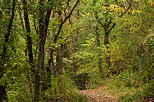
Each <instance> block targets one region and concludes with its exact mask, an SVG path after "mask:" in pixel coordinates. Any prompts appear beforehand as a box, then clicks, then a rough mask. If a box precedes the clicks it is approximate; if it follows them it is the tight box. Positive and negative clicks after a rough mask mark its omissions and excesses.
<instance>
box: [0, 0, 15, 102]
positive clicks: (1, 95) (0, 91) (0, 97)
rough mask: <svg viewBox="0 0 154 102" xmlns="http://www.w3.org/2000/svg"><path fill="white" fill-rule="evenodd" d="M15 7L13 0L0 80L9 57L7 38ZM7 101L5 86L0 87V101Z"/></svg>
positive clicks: (0, 68)
mask: <svg viewBox="0 0 154 102" xmlns="http://www.w3.org/2000/svg"><path fill="white" fill-rule="evenodd" d="M15 5H16V0H13V2H12V9H11V10H12V12H11V18H10V20H9V24H8V26H7V33H6V34H5V41H4V45H3V52H2V62H1V66H0V79H1V78H2V77H3V75H4V73H5V70H6V69H5V67H4V64H5V63H6V62H7V61H8V60H9V56H8V54H7V43H8V42H9V37H10V34H11V30H12V24H13V20H14V14H15ZM4 100H5V101H8V100H7V94H6V86H5V85H0V101H4Z"/></svg>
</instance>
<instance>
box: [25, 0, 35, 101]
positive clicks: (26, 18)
mask: <svg viewBox="0 0 154 102" xmlns="http://www.w3.org/2000/svg"><path fill="white" fill-rule="evenodd" d="M23 7H24V20H25V26H26V33H27V48H26V49H27V50H28V51H26V52H28V58H29V65H30V66H31V71H32V75H30V76H31V77H33V75H34V73H35V71H34V70H35V67H34V60H33V50H32V37H31V36H30V33H31V30H30V23H29V16H28V10H27V2H26V0H23ZM26 55H27V54H26ZM31 77H29V76H27V78H28V80H29V87H30V93H31V95H32V88H33V87H32V86H33V85H32V82H31ZM32 100H33V96H32Z"/></svg>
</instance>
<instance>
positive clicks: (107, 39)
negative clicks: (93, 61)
mask: <svg viewBox="0 0 154 102" xmlns="http://www.w3.org/2000/svg"><path fill="white" fill-rule="evenodd" d="M104 45H105V47H106V50H107V53H106V58H105V60H106V63H107V68H108V69H109V68H110V67H111V61H110V49H109V33H108V32H106V31H105V34H104Z"/></svg>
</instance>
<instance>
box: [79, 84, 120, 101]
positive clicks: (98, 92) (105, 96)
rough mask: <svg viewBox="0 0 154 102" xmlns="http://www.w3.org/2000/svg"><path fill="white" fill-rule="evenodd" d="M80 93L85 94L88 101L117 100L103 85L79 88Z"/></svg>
mask: <svg viewBox="0 0 154 102" xmlns="http://www.w3.org/2000/svg"><path fill="white" fill-rule="evenodd" d="M79 92H80V94H82V95H84V96H86V97H87V98H88V100H89V102H117V101H116V99H115V98H114V97H113V96H112V95H111V94H110V93H109V92H108V91H107V90H105V87H104V86H100V87H98V88H96V89H89V90H80V91H79Z"/></svg>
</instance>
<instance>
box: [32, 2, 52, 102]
mask: <svg viewBox="0 0 154 102" xmlns="http://www.w3.org/2000/svg"><path fill="white" fill-rule="evenodd" d="M49 1H50V0H49ZM39 5H40V8H39V36H40V37H39V38H40V42H39V52H38V64H37V69H36V74H35V89H34V90H35V91H34V102H39V100H40V94H41V93H40V90H43V89H40V85H41V83H40V81H43V83H42V84H44V76H45V69H44V55H45V54H44V46H45V41H46V36H47V30H48V25H49V19H50V15H51V10H52V8H50V9H49V10H47V11H46V13H45V11H44V10H43V6H44V0H40V2H39ZM44 18H45V19H44ZM42 97H43V96H42Z"/></svg>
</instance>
